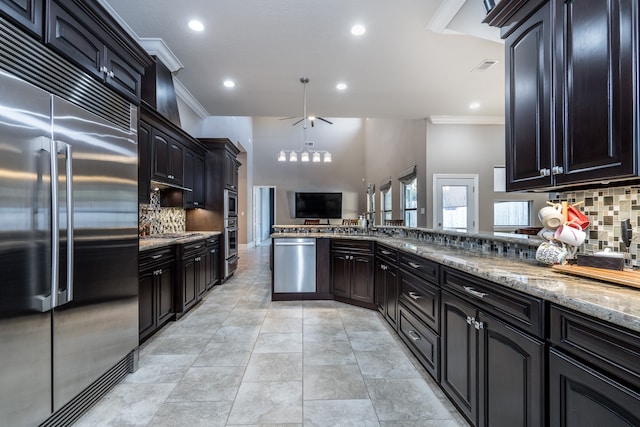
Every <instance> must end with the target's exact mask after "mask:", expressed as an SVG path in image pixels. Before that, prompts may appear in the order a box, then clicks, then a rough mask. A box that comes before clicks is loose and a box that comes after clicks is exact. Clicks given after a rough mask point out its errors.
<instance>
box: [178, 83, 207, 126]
mask: <svg viewBox="0 0 640 427" xmlns="http://www.w3.org/2000/svg"><path fill="white" fill-rule="evenodd" d="M173 87H174V88H175V90H176V96H177V97H178V98H180V100H181V101H182V102H184V103H185V104H187V106H188V107H189V108H191V109H192V110H193V111H194V112H195V113H196V114H197V115H198V117H200V118H201V119H203V120H204V119H206V118H207V117H209V116H211V114H209V112H208V111H207V110H206V109H205V108H204V107H203V106H202V104H200V102H199V101H198V100H197V99H196V98H195V97H194V96H193V95H192V94H191V92H189V91H188V90H187V88H186V87H185V86H184V85H183V84H182V82H180V80H178V79H177V78H176V77H175V76H174V77H173Z"/></svg>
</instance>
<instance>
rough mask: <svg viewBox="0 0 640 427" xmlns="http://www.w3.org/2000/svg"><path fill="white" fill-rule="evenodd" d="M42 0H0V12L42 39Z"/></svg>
mask: <svg viewBox="0 0 640 427" xmlns="http://www.w3.org/2000/svg"><path fill="white" fill-rule="evenodd" d="M43 11H44V3H43V2H42V0H0V14H1V15H3V16H6V17H8V18H9V19H11V20H13V21H14V22H15V23H16V24H18V25H20V26H21V27H22V28H24V29H26V30H29V31H30V32H31V33H33V34H34V35H35V36H36V37H37V38H39V39H42V32H43V24H42V17H43V14H44V13H43Z"/></svg>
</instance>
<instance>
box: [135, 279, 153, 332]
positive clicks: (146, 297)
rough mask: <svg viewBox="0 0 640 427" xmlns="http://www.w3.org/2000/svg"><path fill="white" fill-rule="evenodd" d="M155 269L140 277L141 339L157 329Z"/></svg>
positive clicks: (139, 313) (139, 311)
mask: <svg viewBox="0 0 640 427" xmlns="http://www.w3.org/2000/svg"><path fill="white" fill-rule="evenodd" d="M155 279H156V274H155V273H154V271H144V272H141V273H140V276H139V278H138V331H139V334H140V340H142V339H144V338H146V337H147V336H149V335H150V334H151V333H153V331H155V330H156V296H155Z"/></svg>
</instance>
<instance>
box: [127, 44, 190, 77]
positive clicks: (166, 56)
mask: <svg viewBox="0 0 640 427" xmlns="http://www.w3.org/2000/svg"><path fill="white" fill-rule="evenodd" d="M138 43H140V45H141V46H142V47H143V48H144V50H146V51H147V53H149V55H153V56H155V57H157V58H158V59H159V60H160V61H161V62H162V63H163V64H164V65H165V66H166V67H167V68H168V69H169V71H171V73H172V74H176V73H177V72H178V71H180V70H182V69H183V68H184V65H182V62H180V60H179V59H178V57H177V56H176V55H175V54H174V53H173V52H172V51H171V49H169V46H167V44H166V43H165V42H164V40H162V39H160V38H140V39H138Z"/></svg>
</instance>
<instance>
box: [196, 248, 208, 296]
mask: <svg viewBox="0 0 640 427" xmlns="http://www.w3.org/2000/svg"><path fill="white" fill-rule="evenodd" d="M206 258H207V253H206V252H202V253H201V254H199V255H198V256H197V257H196V269H197V273H198V274H197V276H196V279H197V281H196V295H197V296H198V299H200V297H201V296H202V295H203V294H204V293H205V291H206V290H207V262H206Z"/></svg>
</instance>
